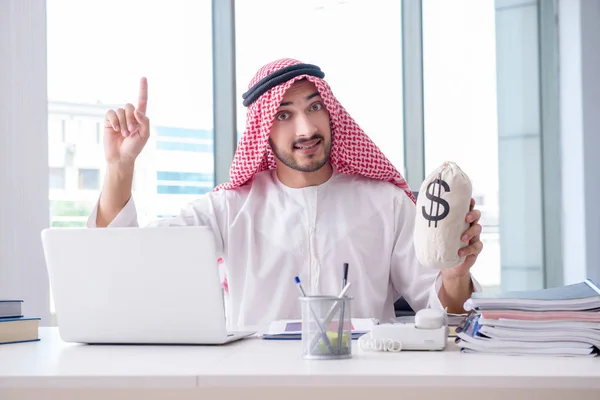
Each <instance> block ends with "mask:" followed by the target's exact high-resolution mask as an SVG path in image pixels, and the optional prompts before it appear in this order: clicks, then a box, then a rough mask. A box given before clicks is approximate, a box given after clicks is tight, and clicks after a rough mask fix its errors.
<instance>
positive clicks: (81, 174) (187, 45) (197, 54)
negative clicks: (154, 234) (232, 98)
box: [47, 0, 214, 310]
mask: <svg viewBox="0 0 600 400" xmlns="http://www.w3.org/2000/svg"><path fill="white" fill-rule="evenodd" d="M47 25H48V28H47V29H48V111H49V136H48V140H49V143H48V147H49V164H50V165H49V167H50V169H49V174H50V188H49V189H50V190H49V196H50V210H49V211H50V219H51V226H53V227H81V226H85V223H86V221H87V218H88V216H89V215H90V212H91V211H92V209H93V207H94V205H95V203H96V201H97V199H98V196H99V194H100V190H101V186H102V181H103V179H104V174H105V171H106V165H105V158H104V148H103V140H102V137H103V127H104V115H105V113H106V111H107V110H108V109H111V108H112V109H114V108H118V107H124V105H125V104H126V103H132V104H134V105H136V102H137V96H138V88H139V81H140V78H141V77H143V76H145V77H147V79H148V86H149V90H148V91H149V101H148V108H147V114H148V117H149V118H150V123H151V138H150V140H149V142H148V143H147V145H146V147H145V149H144V151H143V152H142V155H141V156H140V158H139V159H138V161H137V163H136V172H135V177H134V187H133V195H134V197H135V200H136V205H137V208H138V218H139V222H140V224H142V225H145V224H147V223H149V222H150V221H152V220H155V219H157V218H161V217H163V216H165V215H173V214H175V213H176V210H178V209H179V208H180V207H181V206H182V205H183V203H185V202H187V201H189V200H191V199H192V198H193V197H195V196H197V195H198V194H199V193H201V192H204V191H207V190H210V188H211V187H212V185H213V180H214V179H213V178H212V176H213V169H214V168H213V138H214V134H213V118H212V113H213V108H212V48H211V46H212V32H211V2H210V1H209V0H172V1H169V2H168V3H167V2H148V1H133V0H127V1H116V0H103V1H79V0H48V1H47ZM159 170H166V171H173V172H174V173H176V174H202V176H203V177H204V179H203V181H202V185H204V186H202V187H200V188H199V187H198V185H199V184H198V183H188V182H186V183H185V184H180V183H177V182H176V183H175V184H172V183H173V182H167V185H164V184H163V183H164V182H162V181H161V180H159V179H157V171H159ZM184 176H185V175H184ZM208 177H210V178H208ZM199 189H201V190H199ZM51 310H53V305H52V303H51Z"/></svg>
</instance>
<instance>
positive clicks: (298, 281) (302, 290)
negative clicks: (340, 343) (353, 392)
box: [294, 277, 334, 355]
mask: <svg viewBox="0 0 600 400" xmlns="http://www.w3.org/2000/svg"><path fill="white" fill-rule="evenodd" d="M294 281H296V286H298V289H299V290H300V293H301V294H302V296H303V297H306V293H305V292H304V288H303V287H302V283H300V278H298V277H295V278H294ZM308 306H309V307H310V311H311V313H312V315H313V318H314V319H315V322H316V323H317V326H318V327H319V330H320V331H321V336H322V337H323V342H325V344H326V345H327V348H328V349H329V351H330V352H331V354H332V355H333V354H334V352H333V347H332V346H331V342H330V341H329V338H328V337H327V332H325V328H324V327H323V325H321V321H319V318H317V314H316V313H315V310H313V308H312V306H311V304H310V303H308ZM327 324H329V322H328V323H326V324H325V326H327ZM315 337H316V338H318V336H315ZM312 347H313V346H312V345H311V347H310V348H311V349H312Z"/></svg>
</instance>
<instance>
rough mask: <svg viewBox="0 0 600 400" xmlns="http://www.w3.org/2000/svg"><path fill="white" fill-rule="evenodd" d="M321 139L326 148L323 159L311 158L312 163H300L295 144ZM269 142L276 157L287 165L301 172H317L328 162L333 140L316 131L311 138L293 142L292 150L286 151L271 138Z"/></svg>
mask: <svg viewBox="0 0 600 400" xmlns="http://www.w3.org/2000/svg"><path fill="white" fill-rule="evenodd" d="M316 139H320V140H321V143H320V144H322V145H323V148H324V150H325V155H324V157H323V159H322V160H315V159H313V160H311V163H310V164H308V165H299V164H298V162H297V161H296V158H295V157H294V146H297V145H301V144H302V143H306V142H310V141H311V140H316ZM269 144H270V145H271V149H273V153H274V154H275V157H277V159H278V160H279V161H281V162H282V163H283V164H284V165H286V166H287V167H289V168H291V169H293V170H295V171H300V172H315V171H318V170H319V169H321V167H323V165H325V164H326V163H327V161H328V160H329V155H330V154H331V141H329V142H325V138H324V137H323V135H321V134H320V133H316V134H314V135H312V136H311V137H310V138H309V139H302V140H298V141H296V142H294V143H293V144H292V150H291V151H290V152H285V151H283V150H282V149H280V148H278V147H277V146H275V143H273V141H272V140H271V138H269Z"/></svg>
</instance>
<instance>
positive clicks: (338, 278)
mask: <svg viewBox="0 0 600 400" xmlns="http://www.w3.org/2000/svg"><path fill="white" fill-rule="evenodd" d="M415 210H416V207H415V204H414V203H413V202H412V201H411V200H410V199H409V197H408V196H407V195H406V193H405V192H404V191H403V190H402V189H400V188H398V187H397V186H395V185H393V184H391V183H388V182H383V181H378V180H373V179H369V178H366V177H363V176H360V175H348V174H342V173H339V172H337V171H336V170H335V169H334V173H333V175H332V176H331V178H330V179H329V180H328V181H327V182H325V183H323V184H321V185H318V186H311V187H305V188H299V189H293V188H290V187H287V186H285V185H284V184H282V183H281V182H280V181H279V179H278V178H277V174H276V172H275V170H267V171H263V172H261V173H258V174H257V175H256V177H255V179H254V180H253V181H252V183H250V184H247V185H245V186H243V187H240V188H237V189H234V190H221V191H217V192H210V193H207V194H205V195H202V196H201V197H200V198H199V199H197V200H195V201H193V202H190V203H188V204H187V205H185V206H184V207H183V208H182V209H181V212H180V215H178V216H177V217H175V218H172V219H166V220H161V221H156V222H153V223H152V224H151V226H189V225H206V226H209V227H211V228H212V231H213V232H214V235H215V239H216V245H217V254H218V255H219V256H221V257H223V259H224V260H225V265H226V274H227V281H228V285H229V293H228V294H227V295H226V304H227V307H226V309H227V322H228V324H227V325H228V328H229V329H244V327H248V326H251V327H255V326H266V325H268V323H269V322H271V321H275V320H281V319H299V318H300V302H299V300H298V297H299V292H298V289H297V287H296V285H295V282H294V277H295V276H298V277H299V278H300V279H301V281H302V282H303V285H304V289H305V290H306V291H307V292H310V294H313V295H314V294H323V295H337V294H338V293H339V292H340V289H341V283H342V274H343V264H344V263H348V264H349V272H348V281H349V282H351V284H352V286H351V290H350V293H349V296H351V297H352V298H353V300H352V305H351V310H352V317H353V318H376V319H379V320H380V321H385V320H389V319H390V318H393V317H394V316H395V314H394V302H395V301H396V300H397V299H398V298H400V296H403V297H404V298H405V299H406V301H407V302H408V303H409V304H410V306H411V307H412V308H413V309H414V310H419V309H422V308H425V307H427V306H430V307H437V308H442V305H441V303H440V301H439V299H438V292H439V290H440V287H441V278H440V274H439V271H438V270H434V269H430V268H428V267H424V266H422V265H420V264H419V261H418V260H417V258H416V256H415V250H414V247H413V226H414V219H415ZM95 222H96V208H95V209H94V211H93V212H92V214H91V215H90V218H89V220H88V227H95ZM136 226H138V222H137V213H136V209H135V205H134V201H133V199H130V200H129V202H128V203H127V204H126V205H125V207H124V208H123V209H122V210H121V212H120V213H119V214H118V215H117V216H116V218H115V219H114V220H113V221H112V222H111V224H110V225H109V227H136ZM472 280H473V283H474V287H475V290H478V291H479V290H481V288H480V286H479V284H478V283H477V282H476V280H475V279H473V278H472Z"/></svg>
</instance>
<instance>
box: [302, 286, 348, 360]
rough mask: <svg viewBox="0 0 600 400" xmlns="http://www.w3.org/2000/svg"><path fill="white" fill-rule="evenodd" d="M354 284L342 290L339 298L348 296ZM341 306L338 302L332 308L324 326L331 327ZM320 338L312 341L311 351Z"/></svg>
mask: <svg viewBox="0 0 600 400" xmlns="http://www.w3.org/2000/svg"><path fill="white" fill-rule="evenodd" d="M351 285H352V284H351V283H350V282H348V283H346V286H344V289H342V291H341V292H340V294H339V295H338V297H340V298H341V297H344V296H345V295H346V293H348V290H350V286H351ZM339 306H340V303H339V302H336V303H335V304H334V305H333V307H331V308H330V309H329V312H328V313H327V316H326V317H325V321H323V325H325V326H327V325H329V323H330V322H331V320H332V319H333V316H334V315H335V312H336V311H337V309H338V307H339ZM318 340H319V338H318V337H317V336H315V338H314V339H313V340H312V342H311V344H310V347H309V349H310V351H311V352H312V349H313V348H314V347H315V346H316V345H317V343H318Z"/></svg>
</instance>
